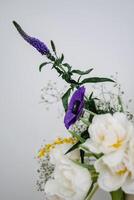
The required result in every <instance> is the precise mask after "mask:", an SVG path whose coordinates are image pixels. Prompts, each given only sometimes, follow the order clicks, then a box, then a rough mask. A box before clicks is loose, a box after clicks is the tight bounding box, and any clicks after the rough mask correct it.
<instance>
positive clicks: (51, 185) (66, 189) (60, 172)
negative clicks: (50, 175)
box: [45, 157, 92, 200]
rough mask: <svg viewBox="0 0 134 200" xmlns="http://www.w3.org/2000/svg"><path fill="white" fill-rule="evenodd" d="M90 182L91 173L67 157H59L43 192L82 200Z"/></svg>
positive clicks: (67, 199) (68, 199)
mask: <svg viewBox="0 0 134 200" xmlns="http://www.w3.org/2000/svg"><path fill="white" fill-rule="evenodd" d="M91 184H92V181H91V175H90V173H89V171H88V170H87V169H86V168H83V167H81V166H79V165H77V164H75V163H74V162H73V161H71V160H69V159H68V158H65V157H63V158H61V159H60V161H59V162H57V164H56V167H55V170H54V179H50V180H48V182H47V183H46V185H45V192H46V194H48V195H51V196H53V195H57V196H58V197H59V198H61V199H65V200H83V199H84V198H85V197H86V195H87V193H88V190H89V188H90V186H91Z"/></svg>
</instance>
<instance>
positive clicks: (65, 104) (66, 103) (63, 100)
mask: <svg viewBox="0 0 134 200" xmlns="http://www.w3.org/2000/svg"><path fill="white" fill-rule="evenodd" d="M71 90H72V88H69V89H68V90H67V91H66V93H65V94H64V95H63V96H62V104H63V107H64V109H65V112H66V111H67V108H68V99H69V96H70V93H71Z"/></svg>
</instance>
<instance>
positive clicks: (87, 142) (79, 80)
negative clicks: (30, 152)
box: [13, 21, 134, 200]
mask: <svg viewBox="0 0 134 200" xmlns="http://www.w3.org/2000/svg"><path fill="white" fill-rule="evenodd" d="M13 24H14V25H15V27H16V29H17V30H18V32H19V33H20V35H21V36H22V37H23V38H24V40H26V41H27V42H28V43H29V44H31V45H32V46H33V47H34V48H36V49H37V51H38V52H40V53H41V54H42V55H44V56H45V57H46V61H45V62H44V63H42V64H41V65H40V66H39V71H41V70H42V68H43V67H44V66H46V65H51V66H52V69H54V70H56V71H57V73H58V75H59V77H61V78H62V79H63V80H64V81H65V82H66V83H67V84H68V89H67V91H66V92H65V93H64V94H63V95H62V97H61V100H62V103H63V107H64V110H65V115H64V124H65V127H66V129H67V131H68V133H69V134H70V135H69V134H68V135H67V137H60V138H56V139H55V140H54V141H53V142H52V143H49V144H45V145H44V146H43V147H42V148H41V149H40V150H39V153H38V158H39V160H40V170H39V173H41V178H42V182H41V184H43V187H44V188H43V190H44V191H45V196H46V199H49V200H90V199H92V197H93V195H94V193H95V192H96V190H97V189H98V188H101V189H102V190H104V191H107V192H109V193H110V195H111V198H112V200H125V199H126V196H127V194H134V126H133V121H132V120H133V115H132V114H131V113H129V112H128V111H127V110H126V108H125V107H124V105H123V103H122V98H121V93H120V92H119V93H118V94H114V93H113V94H112V93H111V92H109V93H107V96H109V99H106V98H105V94H106V92H105V90H101V94H100V95H97V94H95V92H92V91H91V92H90V93H89V94H87V93H86V87H85V85H86V84H92V83H94V84H96V83H102V82H103V83H104V82H110V84H113V86H114V87H118V86H119V85H118V84H117V83H116V81H115V80H113V79H112V78H103V77H91V76H89V75H90V73H91V72H92V70H93V69H92V68H91V69H89V70H86V71H81V70H77V69H72V66H71V65H70V64H68V63H66V62H65V61H64V55H63V54H62V55H61V56H58V54H57V51H56V47H55V44H54V42H53V41H51V48H52V50H50V49H49V48H48V47H47V46H46V45H45V44H44V43H43V42H41V41H40V40H38V39H36V38H34V37H31V36H29V35H27V34H26V33H25V32H24V31H23V30H22V28H21V27H20V25H19V24H18V23H16V22H15V21H13ZM85 76H88V77H87V78H84V77H85ZM74 77H75V78H74ZM118 89H119V91H120V87H118Z"/></svg>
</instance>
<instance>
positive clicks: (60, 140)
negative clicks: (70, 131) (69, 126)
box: [38, 137, 77, 158]
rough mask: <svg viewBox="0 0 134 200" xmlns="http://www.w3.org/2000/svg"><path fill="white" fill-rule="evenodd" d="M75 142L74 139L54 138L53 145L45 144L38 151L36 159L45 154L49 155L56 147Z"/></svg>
mask: <svg viewBox="0 0 134 200" xmlns="http://www.w3.org/2000/svg"><path fill="white" fill-rule="evenodd" d="M76 142H77V139H76V138H74V137H67V138H56V139H55V140H54V142H53V143H50V144H46V145H45V147H43V148H42V149H40V151H39V153H38V158H42V157H44V156H45V155H46V154H47V153H49V152H50V151H51V150H52V149H54V148H55V147H56V146H57V145H60V144H75V143H76Z"/></svg>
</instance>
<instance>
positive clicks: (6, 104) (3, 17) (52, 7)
mask: <svg viewBox="0 0 134 200" xmlns="http://www.w3.org/2000/svg"><path fill="white" fill-rule="evenodd" d="M12 20H16V21H18V23H20V24H21V25H22V27H23V28H24V29H25V31H26V32H28V33H29V34H31V35H33V36H36V37H38V38H40V39H41V40H43V41H45V43H46V44H48V46H49V41H50V39H53V40H54V41H55V43H56V44H57V48H58V50H59V52H64V54H65V57H66V61H67V62H69V63H70V64H72V65H73V66H74V67H75V68H79V69H84V68H85V69H87V68H89V67H90V66H92V67H94V68H95V70H94V72H93V75H101V76H110V75H112V74H115V72H118V73H119V82H120V83H121V84H122V86H123V89H124V91H125V97H126V99H128V98H133V99H134V89H133V85H134V69H133V68H134V56H133V55H134V0H53V1H52V0H23V1H20V0H0V114H1V117H0V200H37V199H38V200H43V199H44V198H43V194H41V193H39V192H36V187H35V182H36V169H37V167H38V166H37V162H36V160H35V159H34V157H35V156H36V153H37V151H38V149H39V147H40V145H41V144H43V139H50V138H54V137H55V136H56V135H58V136H59V135H60V134H62V133H63V132H64V133H65V132H66V131H65V129H64V126H63V123H62V120H59V119H58V118H57V113H56V110H57V109H55V106H53V107H52V109H51V110H50V111H48V112H47V111H46V109H45V106H44V104H40V103H39V102H40V90H41V88H42V87H43V86H44V85H45V84H46V83H47V82H48V80H51V79H52V80H54V81H59V80H58V79H57V75H56V73H54V72H51V70H50V68H49V69H46V70H43V72H42V73H39V72H38V66H39V64H40V63H41V62H42V61H43V60H44V59H43V57H42V56H41V55H40V54H39V53H38V52H36V51H35V50H34V49H32V47H30V46H29V45H28V44H26V42H25V41H23V40H22V38H21V37H20V36H19V35H18V34H17V32H16V30H15V28H14V27H13V25H12ZM46 68H47V67H46ZM59 83H60V84H63V82H59ZM133 105H134V104H132V106H131V109H132V111H134V107H133ZM100 195H101V196H100ZM105 195H106V194H104V193H102V192H101V194H100V193H99V194H98V196H97V195H96V197H95V199H104V196H105ZM106 196H107V195H106ZM105 199H106V198H105Z"/></svg>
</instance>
